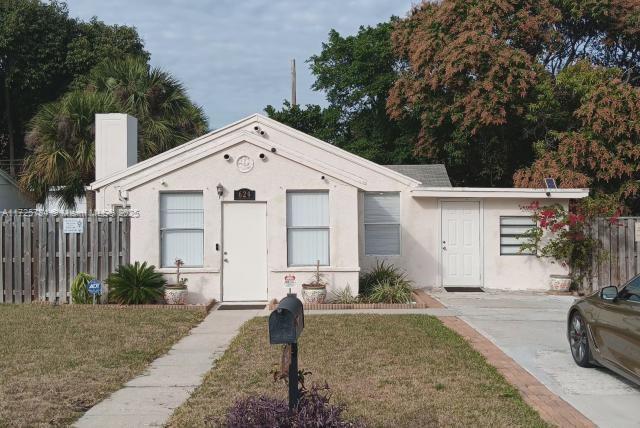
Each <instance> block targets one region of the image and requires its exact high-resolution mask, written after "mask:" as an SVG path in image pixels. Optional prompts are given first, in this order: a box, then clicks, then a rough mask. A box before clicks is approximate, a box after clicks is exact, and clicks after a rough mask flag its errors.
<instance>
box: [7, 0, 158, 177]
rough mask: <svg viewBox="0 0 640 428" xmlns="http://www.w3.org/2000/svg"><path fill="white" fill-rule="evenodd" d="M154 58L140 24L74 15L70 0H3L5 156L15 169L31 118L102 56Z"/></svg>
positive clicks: (12, 169)
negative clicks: (112, 23)
mask: <svg viewBox="0 0 640 428" xmlns="http://www.w3.org/2000/svg"><path fill="white" fill-rule="evenodd" d="M126 55H137V56H141V57H144V58H148V53H147V52H146V51H144V48H143V44H142V41H141V40H140V37H139V36H138V34H137V32H136V31H135V29H133V28H131V27H125V26H109V25H105V24H104V23H102V22H100V21H98V20H97V19H93V20H91V21H90V22H82V21H79V20H75V19H72V18H69V16H68V11H67V6H66V4H65V3H64V2H59V1H56V0H53V1H48V2H44V1H40V0H2V1H0V84H1V85H2V88H0V89H1V90H2V97H1V101H0V113H1V114H0V157H2V158H4V159H8V161H9V165H10V167H11V168H9V169H10V172H11V173H12V174H13V175H15V173H16V169H17V167H19V165H18V160H19V159H21V158H22V156H23V154H24V149H25V147H24V138H23V137H24V134H25V132H26V127H27V123H28V121H29V120H30V119H31V118H32V117H33V115H34V114H35V112H36V111H37V110H38V109H39V108H40V106H41V105H42V104H45V103H48V102H52V101H54V100H56V99H58V98H59V97H60V96H61V95H62V94H63V93H64V92H65V91H66V90H67V88H68V86H69V84H70V83H71V82H72V81H73V80H74V79H75V78H77V77H78V76H81V75H84V74H86V73H88V72H89V70H91V69H92V68H93V67H94V66H95V65H96V64H98V63H99V62H100V61H111V60H113V59H118V58H122V57H123V56H126Z"/></svg>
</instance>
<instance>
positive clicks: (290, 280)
mask: <svg viewBox="0 0 640 428" xmlns="http://www.w3.org/2000/svg"><path fill="white" fill-rule="evenodd" d="M284 286H285V288H293V287H295V286H296V276H295V275H292V274H289V275H285V276H284Z"/></svg>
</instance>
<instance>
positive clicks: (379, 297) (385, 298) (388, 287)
mask: <svg viewBox="0 0 640 428" xmlns="http://www.w3.org/2000/svg"><path fill="white" fill-rule="evenodd" d="M412 291H413V287H412V286H411V281H408V280H406V279H400V278H396V279H393V280H389V279H387V280H384V281H381V282H379V283H377V284H376V285H374V286H373V290H372V291H371V294H370V295H369V296H367V300H368V301H369V302H371V303H411V293H412Z"/></svg>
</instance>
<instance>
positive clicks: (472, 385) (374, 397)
mask: <svg viewBox="0 0 640 428" xmlns="http://www.w3.org/2000/svg"><path fill="white" fill-rule="evenodd" d="M305 323H306V326H305V330H304V332H303V334H302V336H301V342H300V368H303V369H305V370H309V371H311V372H312V373H313V374H312V376H311V377H310V380H312V381H316V382H323V381H325V380H326V381H327V382H328V383H329V385H330V386H331V388H332V390H333V394H334V395H333V400H335V401H336V402H338V403H343V404H346V406H347V417H348V418H361V419H362V420H364V422H365V423H366V424H367V425H368V426H381V427H394V426H395V427H423V426H493V427H507V426H508V427H514V426H527V427H541V426H546V424H545V422H544V421H543V420H542V419H541V418H540V417H539V415H538V414H537V412H536V411H534V410H533V409H531V408H530V407H529V406H528V405H527V404H525V403H524V402H523V400H522V399H521V397H520V395H519V394H518V392H517V391H516V390H515V389H514V388H513V387H512V386H511V385H509V384H508V383H507V382H506V381H505V380H504V378H503V377H502V376H501V375H500V374H499V373H498V372H497V371H496V369H495V368H494V367H492V366H490V365H488V364H487V363H486V361H485V359H484V358H483V357H482V356H481V355H480V354H478V353H477V352H476V351H474V350H473V349H472V348H471V347H470V346H469V345H468V344H467V343H466V342H465V341H464V340H463V339H462V338H461V337H460V336H458V335H457V334H455V333H454V332H452V331H451V330H449V329H447V328H446V327H444V326H443V325H442V324H441V323H440V321H438V320H437V319H436V318H433V317H429V316H420V315H406V316H404V315H403V316H384V315H328V316H309V315H307V317H306V319H305ZM280 355H281V348H280V347H279V346H269V344H268V333H267V321H266V318H257V319H254V320H251V321H249V322H248V323H246V324H245V325H244V326H243V327H242V330H241V332H240V334H239V336H238V337H237V338H236V339H235V340H234V341H233V343H232V345H231V346H230V348H229V349H228V350H227V352H226V353H225V354H224V356H223V357H222V358H221V359H220V360H219V361H218V363H217V365H216V367H215V368H214V369H213V370H211V372H209V374H208V375H207V377H206V379H205V382H204V384H203V385H202V386H201V387H200V388H198V389H197V390H196V392H195V393H194V395H193V396H192V397H191V398H190V399H189V401H187V402H186V403H185V404H184V405H183V406H182V407H180V408H179V409H177V410H176V412H175V413H174V415H173V417H172V419H171V421H170V426H174V427H192V426H203V425H210V426H218V425H219V424H220V423H221V421H222V420H223V419H222V418H223V416H224V415H225V412H226V410H227V409H228V408H229V406H231V405H232V403H233V402H234V401H235V400H236V399H237V398H239V397H242V396H246V395H249V394H261V393H266V394H269V395H275V396H280V397H282V398H285V397H286V387H285V386H284V385H283V384H282V383H274V382H273V378H272V376H271V375H270V370H271V369H272V368H273V367H274V366H275V365H276V364H278V363H279V361H280V360H279V358H280Z"/></svg>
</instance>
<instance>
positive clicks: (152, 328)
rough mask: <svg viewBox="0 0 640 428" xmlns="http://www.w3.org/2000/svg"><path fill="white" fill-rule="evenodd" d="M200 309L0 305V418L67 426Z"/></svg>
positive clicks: (9, 422) (5, 422)
mask: <svg viewBox="0 0 640 428" xmlns="http://www.w3.org/2000/svg"><path fill="white" fill-rule="evenodd" d="M204 316H205V313H204V311H202V310H193V311H188V310H184V311H173V310H161V309H113V310H101V309H95V308H91V307H90V306H79V305H65V306H44V305H0V426H51V425H54V426H66V425H69V424H70V423H71V422H72V421H74V420H75V419H77V418H78V417H79V416H80V415H82V413H84V412H85V411H86V410H88V409H89V408H90V407H92V406H93V405H95V404H96V403H98V402H99V401H101V400H102V399H104V398H106V397H107V396H108V395H109V394H110V393H111V392H113V391H115V390H117V389H118V388H120V387H121V386H122V384H123V383H125V382H126V381H127V380H129V379H131V378H132V377H134V376H135V375H137V374H139V373H141V372H142V371H143V370H144V368H145V366H146V365H147V364H148V363H149V362H151V361H153V360H154V359H155V358H156V357H158V356H159V355H162V354H164V353H165V352H167V351H168V350H169V348H170V347H171V345H172V344H173V343H174V342H175V341H177V340H178V339H179V338H180V337H182V336H184V335H185V334H186V333H187V332H188V331H189V330H190V329H191V328H192V327H193V326H194V325H195V324H197V323H198V322H200V321H201V320H202V319H203V318H204Z"/></svg>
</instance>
